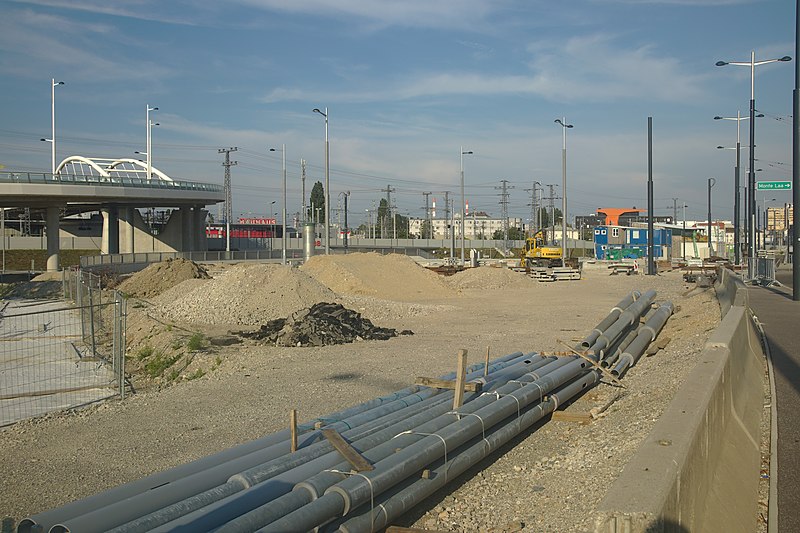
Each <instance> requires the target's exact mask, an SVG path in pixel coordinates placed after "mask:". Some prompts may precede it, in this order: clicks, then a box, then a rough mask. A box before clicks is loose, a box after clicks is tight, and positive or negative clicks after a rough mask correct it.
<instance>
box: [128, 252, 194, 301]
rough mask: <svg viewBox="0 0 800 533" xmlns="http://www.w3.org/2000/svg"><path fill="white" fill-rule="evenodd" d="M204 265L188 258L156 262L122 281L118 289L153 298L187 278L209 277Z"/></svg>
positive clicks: (138, 296)
mask: <svg viewBox="0 0 800 533" xmlns="http://www.w3.org/2000/svg"><path fill="white" fill-rule="evenodd" d="M208 278H209V275H208V273H207V272H206V271H205V269H204V268H203V267H201V266H200V265H198V264H197V263H195V262H193V261H189V260H188V259H168V260H166V261H162V262H161V263H154V264H152V265H150V266H148V267H147V268H145V269H144V270H142V271H141V272H137V273H136V274H134V275H133V276H131V277H130V278H128V279H126V280H125V281H123V282H122V283H120V285H119V287H118V289H119V290H120V291H122V292H124V293H125V294H129V295H131V296H135V297H137V298H151V297H153V296H157V295H159V294H161V293H162V292H164V291H166V290H167V289H169V288H171V287H174V286H175V285H177V284H179V283H181V282H182V281H185V280H187V279H208Z"/></svg>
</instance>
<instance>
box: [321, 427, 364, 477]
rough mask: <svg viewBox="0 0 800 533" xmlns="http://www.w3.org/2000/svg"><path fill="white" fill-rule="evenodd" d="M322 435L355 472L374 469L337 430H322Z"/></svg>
mask: <svg viewBox="0 0 800 533" xmlns="http://www.w3.org/2000/svg"><path fill="white" fill-rule="evenodd" d="M322 435H323V436H324V437H325V438H326V439H328V442H330V443H331V445H332V446H333V447H334V448H336V451H337V452H339V453H340V454H342V457H344V458H345V460H346V461H347V462H348V463H350V465H352V467H353V468H354V469H355V470H356V471H357V472H367V471H369V470H375V467H374V466H372V464H371V463H370V462H369V461H367V459H366V457H364V456H363V455H361V454H360V453H359V452H358V450H356V449H355V448H353V447H352V446H351V445H350V443H349V442H347V441H346V440H344V438H343V437H342V436H341V435H339V432H338V431H336V430H335V429H332V428H326V429H323V430H322Z"/></svg>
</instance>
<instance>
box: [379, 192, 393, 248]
mask: <svg viewBox="0 0 800 533" xmlns="http://www.w3.org/2000/svg"><path fill="white" fill-rule="evenodd" d="M381 190H382V191H386V213H384V215H383V220H381V239H385V238H386V230H387V227H388V226H389V217H390V216H391V212H392V193H393V192H394V191H395V189H394V188H393V187H392V186H391V185H387V186H386V188H385V189H381Z"/></svg>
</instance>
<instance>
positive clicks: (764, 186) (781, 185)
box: [756, 181, 792, 191]
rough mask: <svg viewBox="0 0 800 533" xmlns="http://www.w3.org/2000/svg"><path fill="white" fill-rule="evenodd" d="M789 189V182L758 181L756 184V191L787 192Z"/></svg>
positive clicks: (790, 185) (790, 183)
mask: <svg viewBox="0 0 800 533" xmlns="http://www.w3.org/2000/svg"><path fill="white" fill-rule="evenodd" d="M791 188H792V182H791V181H759V182H757V183H756V190H757V191H779V190H780V191H788V190H791Z"/></svg>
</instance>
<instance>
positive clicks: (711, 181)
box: [708, 178, 717, 258]
mask: <svg viewBox="0 0 800 533" xmlns="http://www.w3.org/2000/svg"><path fill="white" fill-rule="evenodd" d="M716 183H717V180H715V179H714V178H708V255H709V258H710V257H711V254H712V253H713V252H714V246H713V245H712V244H711V188H712V187H714V185H716Z"/></svg>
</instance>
